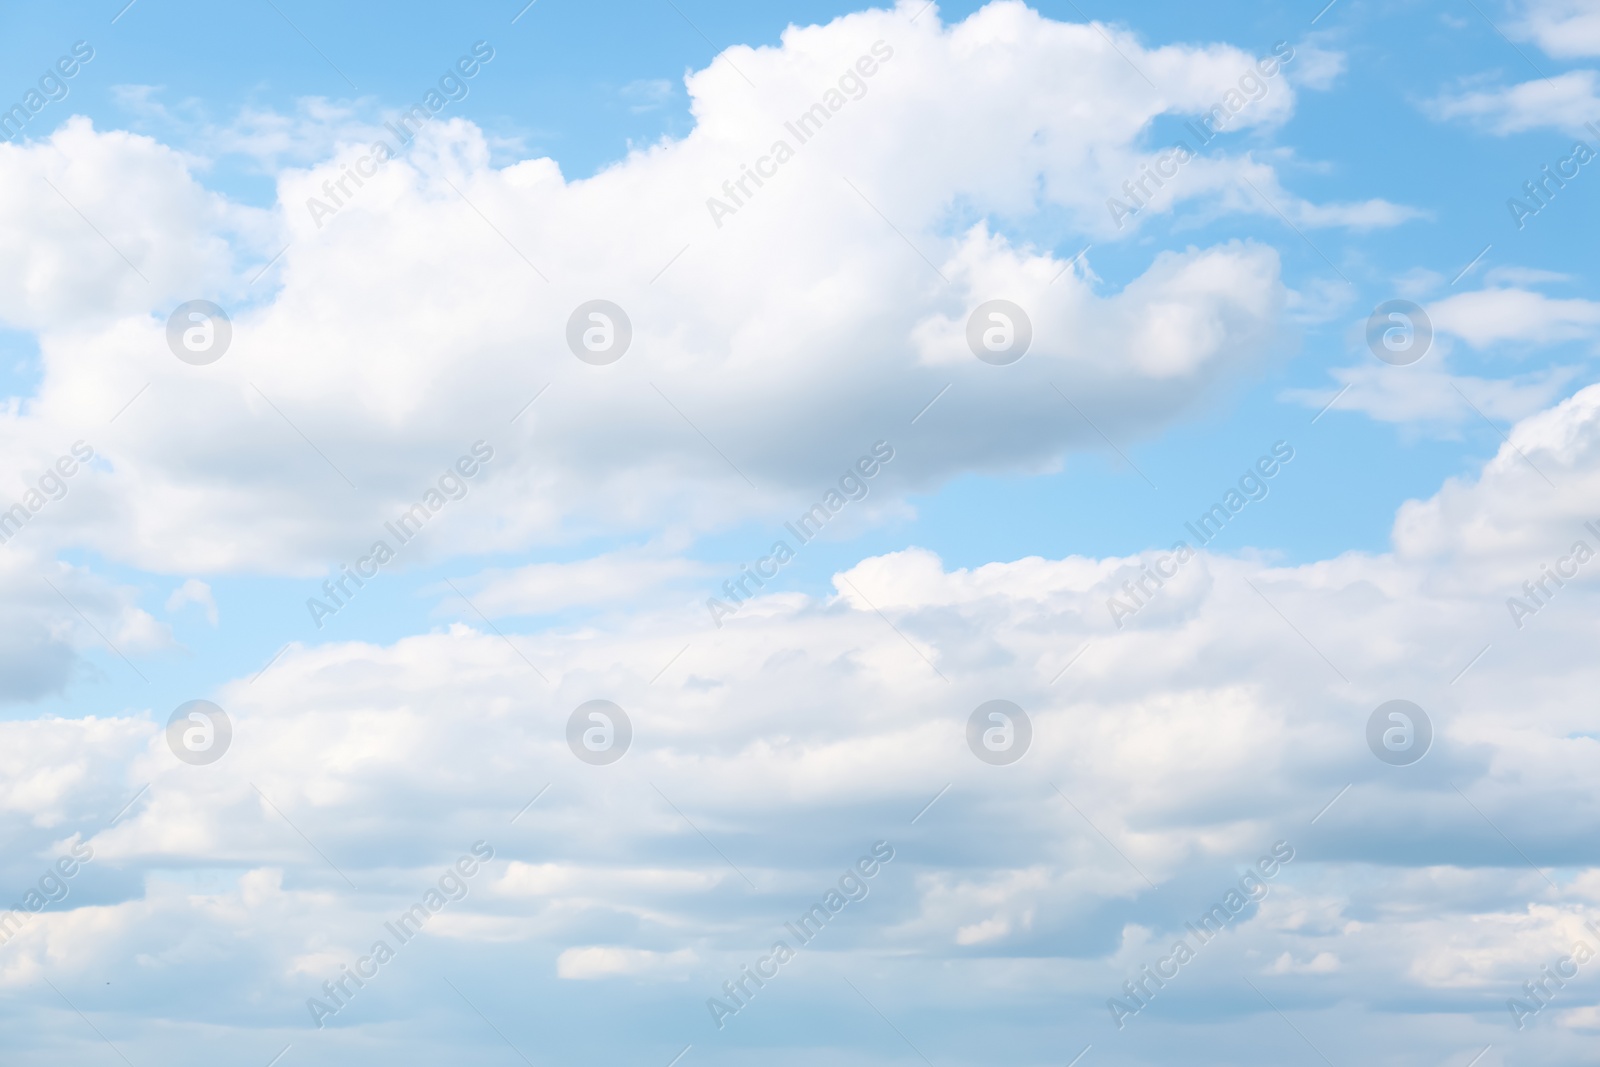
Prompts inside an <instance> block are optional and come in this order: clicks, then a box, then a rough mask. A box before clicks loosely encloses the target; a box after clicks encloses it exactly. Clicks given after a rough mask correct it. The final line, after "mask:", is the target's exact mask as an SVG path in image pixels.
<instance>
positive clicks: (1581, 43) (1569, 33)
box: [1517, 0, 1600, 59]
mask: <svg viewBox="0 0 1600 1067" xmlns="http://www.w3.org/2000/svg"><path fill="white" fill-rule="evenodd" d="M1517 29H1518V30H1519V31H1520V32H1521V33H1522V34H1523V35H1525V36H1526V37H1528V38H1530V39H1532V40H1533V41H1535V42H1537V43H1538V45H1539V47H1540V48H1542V49H1544V50H1545V52H1547V53H1549V54H1550V55H1552V56H1557V57H1560V58H1563V59H1578V58H1582V57H1586V56H1600V12H1597V11H1596V10H1595V8H1594V5H1593V4H1592V3H1590V2H1589V0H1527V4H1526V6H1525V7H1524V8H1523V10H1522V18H1521V19H1520V20H1519V22H1518V25H1517Z"/></svg>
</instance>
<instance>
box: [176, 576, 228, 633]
mask: <svg viewBox="0 0 1600 1067" xmlns="http://www.w3.org/2000/svg"><path fill="white" fill-rule="evenodd" d="M185 604H198V605H199V606H200V607H202V608H204V609H205V613H206V621H207V622H209V623H210V624H211V625H212V626H215V625H217V602H216V599H215V598H214V597H212V595H211V587H210V586H209V585H207V584H206V583H205V582H202V581H200V580H199V579H198V578H190V579H188V580H187V581H185V582H184V583H183V584H182V585H180V586H178V588H176V589H174V590H173V591H172V595H171V596H169V597H167V610H168V611H178V610H179V609H181V608H182V607H183V606H184V605H185Z"/></svg>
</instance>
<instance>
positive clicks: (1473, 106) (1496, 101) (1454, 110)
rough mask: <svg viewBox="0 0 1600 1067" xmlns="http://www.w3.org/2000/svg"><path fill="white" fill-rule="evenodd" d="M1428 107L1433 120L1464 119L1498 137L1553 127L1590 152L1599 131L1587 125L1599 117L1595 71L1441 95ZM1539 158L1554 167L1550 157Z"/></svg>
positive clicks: (1598, 81) (1599, 87) (1598, 80)
mask: <svg viewBox="0 0 1600 1067" xmlns="http://www.w3.org/2000/svg"><path fill="white" fill-rule="evenodd" d="M1429 107H1430V109H1431V111H1432V112H1433V114H1434V115H1435V116H1436V117H1438V118H1441V119H1446V120H1448V119H1467V120H1470V121H1472V122H1475V123H1477V124H1478V125H1480V126H1482V127H1484V128H1485V129H1488V130H1489V131H1491V132H1493V133H1497V134H1502V135H1503V134H1511V133H1522V132H1524V131H1526V130H1539V129H1557V130H1562V131H1564V132H1566V133H1569V134H1572V135H1573V136H1575V137H1581V138H1583V139H1585V140H1587V141H1588V142H1589V144H1590V150H1591V151H1593V149H1594V142H1595V141H1596V140H1600V135H1597V134H1595V133H1594V132H1593V131H1591V130H1590V129H1589V126H1590V124H1592V123H1594V122H1595V120H1596V117H1597V116H1600V74H1597V73H1596V72H1595V71H1592V70H1570V71H1567V72H1566V73H1564V74H1557V75H1554V76H1552V77H1549V78H1537V79H1534V80H1532V81H1526V82H1521V83H1519V84H1517V85H1511V86H1505V87H1499V88H1490V89H1469V90H1464V91H1461V92H1458V93H1455V94H1446V95H1443V96H1440V97H1439V98H1437V99H1436V100H1434V101H1432V102H1431V104H1430V105H1429ZM1565 154H1566V153H1563V155H1565ZM1542 162H1547V163H1550V164H1552V165H1554V164H1555V162H1556V157H1552V158H1550V159H1548V160H1544V161H1542ZM1530 176H1535V175H1532V174H1530Z"/></svg>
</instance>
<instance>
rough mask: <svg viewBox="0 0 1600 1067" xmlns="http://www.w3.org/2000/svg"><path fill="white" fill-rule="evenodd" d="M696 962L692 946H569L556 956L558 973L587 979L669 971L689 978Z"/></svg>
mask: <svg viewBox="0 0 1600 1067" xmlns="http://www.w3.org/2000/svg"><path fill="white" fill-rule="evenodd" d="M694 962H695V954H694V953H693V952H692V951H691V950H689V949H680V950H679V951H677V952H651V951H650V950H649V949H642V948H624V947H621V946H617V945H585V946H583V947H580V948H569V949H567V950H566V951H565V952H563V953H561V955H559V956H557V957H556V976H557V977H558V978H569V979H579V980H583V979H594V978H615V977H617V976H619V975H640V974H650V973H654V972H659V971H666V972H671V973H676V974H677V975H678V976H679V977H685V976H686V975H685V973H684V972H685V971H686V970H687V968H688V967H689V966H690V965H691V964H693V963H694Z"/></svg>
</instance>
